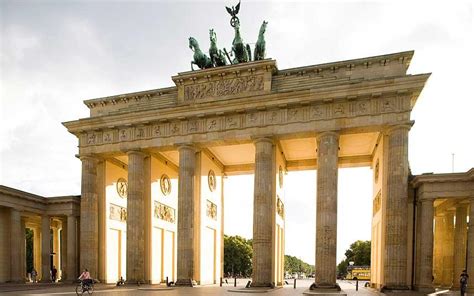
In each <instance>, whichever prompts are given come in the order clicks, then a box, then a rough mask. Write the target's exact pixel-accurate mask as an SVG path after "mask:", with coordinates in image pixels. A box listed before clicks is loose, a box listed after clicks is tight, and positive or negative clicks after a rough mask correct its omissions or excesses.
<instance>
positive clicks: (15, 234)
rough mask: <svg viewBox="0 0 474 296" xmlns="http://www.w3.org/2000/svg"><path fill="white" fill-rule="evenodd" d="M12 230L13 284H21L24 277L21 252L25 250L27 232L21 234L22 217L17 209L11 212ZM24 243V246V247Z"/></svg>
mask: <svg viewBox="0 0 474 296" xmlns="http://www.w3.org/2000/svg"><path fill="white" fill-rule="evenodd" d="M10 223H11V224H10V229H11V237H10V242H11V247H10V256H11V257H10V258H11V269H10V271H11V275H10V277H11V281H12V282H21V281H22V280H23V276H22V270H23V268H22V266H21V265H22V260H21V250H22V248H25V245H24V242H25V239H24V238H25V232H24V231H23V234H22V233H21V229H22V225H21V216H20V211H18V210H16V209H11V211H10ZM22 242H23V245H22Z"/></svg>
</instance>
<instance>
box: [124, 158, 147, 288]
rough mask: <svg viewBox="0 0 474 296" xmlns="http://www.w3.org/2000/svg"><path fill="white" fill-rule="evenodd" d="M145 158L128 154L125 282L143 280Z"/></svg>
mask: <svg viewBox="0 0 474 296" xmlns="http://www.w3.org/2000/svg"><path fill="white" fill-rule="evenodd" d="M145 157H146V155H145V154H144V153H142V152H140V151H130V152H128V193H127V282H130V283H136V282H144V280H145V184H146V182H145V172H144V169H145Z"/></svg>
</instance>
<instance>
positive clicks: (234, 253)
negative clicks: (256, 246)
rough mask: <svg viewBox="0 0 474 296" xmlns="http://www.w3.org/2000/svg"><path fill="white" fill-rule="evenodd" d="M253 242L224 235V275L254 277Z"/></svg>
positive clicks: (239, 237)
mask: <svg viewBox="0 0 474 296" xmlns="http://www.w3.org/2000/svg"><path fill="white" fill-rule="evenodd" d="M252 254H253V251H252V241H251V240H248V239H245V238H243V237H241V236H238V235H236V236H227V235H224V273H225V275H226V276H232V277H233V276H241V277H250V276H251V275H252Z"/></svg>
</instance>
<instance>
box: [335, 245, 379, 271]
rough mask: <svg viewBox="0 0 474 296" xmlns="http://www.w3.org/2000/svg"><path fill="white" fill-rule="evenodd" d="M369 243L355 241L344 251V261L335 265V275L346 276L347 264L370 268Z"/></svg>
mask: <svg viewBox="0 0 474 296" xmlns="http://www.w3.org/2000/svg"><path fill="white" fill-rule="evenodd" d="M370 250H371V248H370V241H361V240H357V241H355V242H353V243H352V244H351V246H350V248H349V249H347V250H346V253H345V254H344V255H346V259H344V260H342V261H341V262H340V263H339V264H338V265H337V273H338V274H339V275H341V276H344V275H346V274H347V266H348V265H349V262H351V261H352V262H354V265H355V266H362V265H369V266H370Z"/></svg>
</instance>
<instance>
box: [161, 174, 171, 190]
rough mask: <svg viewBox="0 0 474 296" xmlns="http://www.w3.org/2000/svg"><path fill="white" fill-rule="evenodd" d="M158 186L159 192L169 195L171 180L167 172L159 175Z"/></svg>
mask: <svg viewBox="0 0 474 296" xmlns="http://www.w3.org/2000/svg"><path fill="white" fill-rule="evenodd" d="M160 188H161V192H162V193H163V194H164V195H169V194H170V193H171V180H170V177H168V175H167V174H163V175H161V178H160Z"/></svg>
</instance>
